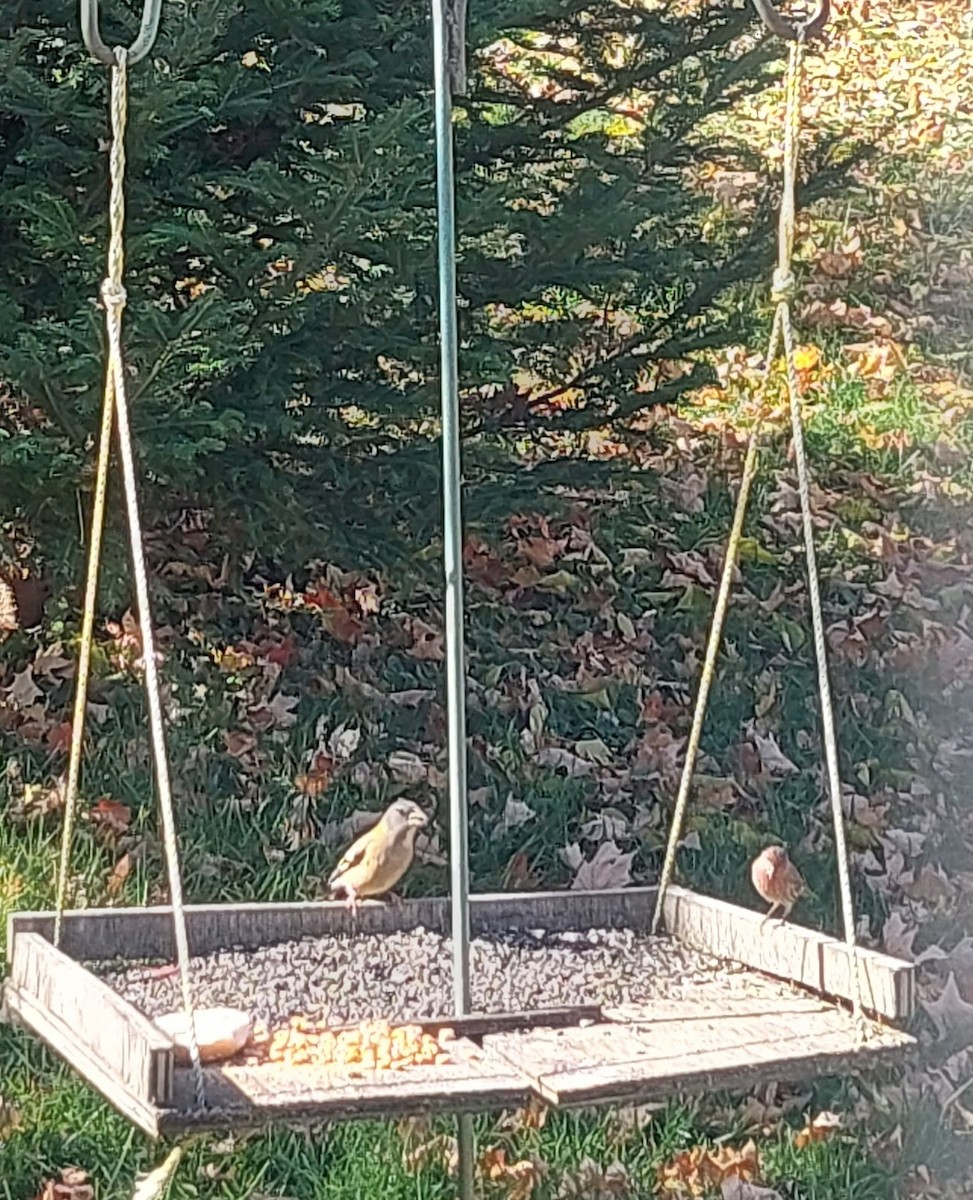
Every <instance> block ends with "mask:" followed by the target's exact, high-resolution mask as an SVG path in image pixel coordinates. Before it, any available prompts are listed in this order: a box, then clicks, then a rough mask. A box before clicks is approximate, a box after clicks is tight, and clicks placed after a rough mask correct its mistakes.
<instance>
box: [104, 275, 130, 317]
mask: <svg viewBox="0 0 973 1200" xmlns="http://www.w3.org/2000/svg"><path fill="white" fill-rule="evenodd" d="M101 298H102V300H104V302H105V308H107V309H108V310H109V311H110V312H112V313H120V312H121V311H122V309H123V308H124V307H125V305H126V304H127V303H128V292H126V290H125V285H124V284H122V283H117V282H116V281H115V280H114V279H106V280H104V282H103V283H102V285H101Z"/></svg>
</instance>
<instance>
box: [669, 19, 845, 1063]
mask: <svg viewBox="0 0 973 1200" xmlns="http://www.w3.org/2000/svg"><path fill="white" fill-rule="evenodd" d="M803 54H804V46H803V39H801V38H799V39H798V40H797V41H796V42H793V43H792V44H791V49H790V58H789V61H788V67H787V77H786V116H785V122H784V182H783V195H782V197H781V206H780V220H779V229H778V248H777V267H776V269H775V271H774V278H773V284H772V291H771V294H772V297H773V299H774V301H775V302H776V309H775V312H774V324H773V329H772V330H771V335H770V344H769V346H768V349H767V359H766V363H765V368H764V377H763V380H762V381H761V387H760V392H759V412H758V418H757V424H756V426H755V428H754V430H753V432H752V434H751V437H750V443H749V446H748V448H747V457H746V460H745V462H744V467H743V478H742V480H741V484H740V494H739V496H738V498H737V505H736V511H735V513H734V517H733V526H732V529H731V532H730V538H729V542H728V545H727V551H726V557H725V560H724V563H723V574H722V576H721V579H720V586H719V591H718V593H717V598H716V604H715V607H714V612H713V620H712V624H711V627H710V633H709V639H708V642H707V646H706V653H705V657H704V660H703V669H702V672H701V675H700V686H699V693H698V695H697V699H696V707H695V710H694V712H693V723H692V728H691V730H690V735H689V740H688V743H687V747H686V759H685V762H684V764H683V771H682V776H681V778H680V781H679V792H678V794H677V797H676V805H675V809H674V811H673V817H672V823H671V826H670V830H669V840H668V843H667V846H666V855H665V859H664V861H663V865H662V872H661V874H660V877H659V890H658V895H657V897H656V906H655V912H654V913H653V917H652V931H653V932H655V931H656V930H657V929H658V927H659V924H660V921H661V919H662V915H663V910H664V904H665V896H666V891H667V889H668V888H669V885H670V883H671V881H672V876H673V873H674V870H675V862H676V852H677V849H678V845H679V840H680V838H681V836H682V828H683V824H684V821H685V815H686V810H687V807H688V803H689V793H690V788H691V785H692V777H693V771H694V769H695V764H696V757H697V755H698V752H699V743H700V738H701V735H702V728H703V722H704V720H705V716H706V708H707V705H708V702H709V694H710V690H711V688H712V683H713V678H714V676H715V669H716V658H717V655H718V653H719V648H720V643H721V641H722V634H723V626H724V623H725V619H726V611H727V608H728V605H729V598H730V585H731V581H732V577H733V569H734V566H735V564H736V559H737V552H738V548H739V542H740V537H741V534H742V531H743V524H744V519H745V516H746V508H747V503H748V500H749V496H750V488H751V484H752V482H753V476H754V474H755V472H756V446H757V439H758V437H759V435H760V431H761V426H762V423H763V420H764V417H765V413H766V409H765V400H764V396H765V391H766V388H767V385H768V380H769V377H770V372H771V369H772V367H773V362H774V358H775V356H776V354H777V349H778V345H779V343H780V342H781V340H782V341H783V347H784V358H785V362H786V369H787V392H788V401H789V408H790V417H791V436H792V440H793V446H794V459H795V463H796V466H797V481H798V493H799V496H800V502H801V520H802V525H803V531H804V548H805V555H806V559H807V576H808V594H809V597H810V604H811V623H812V627H813V631H814V649H815V657H816V660H817V669H818V691H819V693H820V699H821V726H822V740H823V743H824V756H825V763H826V768H827V777H828V791H829V796H830V800H831V813H832V819H833V823H834V834H835V857H836V859H837V865H838V883H839V890H840V894H841V910H842V918H843V923H844V932H845V942H846V944H847V946H848V953H849V958H850V960H851V961H850V966H851V985H852V1003H853V1005H854V1012H855V1018H856V1023H857V1026H858V1033H859V1037H860V1038H861V1039H864V1038H865V1037H866V1036H867V1028H868V1027H867V1023H866V1021H865V1019H864V1015H863V1007H864V1006H863V993H862V971H861V961H860V955H859V950H858V944H857V929H856V924H855V904H854V894H853V890H852V883H851V868H850V865H849V859H848V846H847V840H846V838H845V825H844V812H843V809H842V806H841V775H840V770H839V763H838V742H837V735H836V732H835V727H836V722H835V715H834V703H833V701H832V697H831V685H830V682H829V679H828V648H827V639H826V636H825V629H824V616H823V613H822V607H821V583H820V577H819V573H818V563H817V554H816V552H815V549H814V518H813V512H812V506H811V481H810V471H809V469H808V463H807V455H806V453H805V448H804V428H803V423H802V419H801V392H800V383H799V380H798V374H797V367H796V365H795V362H794V332H793V327H792V324H791V313H790V300H791V297H792V296H793V294H794V290H795V286H796V284H795V279H794V274H793V270H792V266H791V261H792V256H793V249H794V231H795V214H796V199H795V197H796V190H797V169H798V162H799V154H800V129H801V79H802V62H803Z"/></svg>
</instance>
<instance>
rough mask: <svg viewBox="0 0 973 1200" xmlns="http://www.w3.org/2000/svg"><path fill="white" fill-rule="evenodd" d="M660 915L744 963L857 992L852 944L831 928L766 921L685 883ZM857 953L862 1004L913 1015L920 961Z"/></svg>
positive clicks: (896, 1015) (687, 937) (673, 927)
mask: <svg viewBox="0 0 973 1200" xmlns="http://www.w3.org/2000/svg"><path fill="white" fill-rule="evenodd" d="M663 915H664V921H665V928H666V929H667V930H668V932H669V933H670V934H671V935H672V936H673V937H674V938H676V939H677V940H678V941H681V942H684V943H686V945H689V946H693V947H695V948H696V949H697V950H703V951H705V952H707V953H709V954H715V955H717V956H719V957H721V958H731V959H734V960H735V961H736V962H740V963H745V964H746V965H747V966H748V967H752V968H754V969H755V970H758V971H763V972H765V973H766V974H768V975H774V976H776V977H777V978H779V979H787V980H790V981H792V982H793V983H797V984H798V985H800V986H802V987H805V988H809V989H811V990H812V991H814V992H816V993H817V994H819V995H822V996H830V997H835V998H838V999H842V1000H852V999H853V998H854V985H853V976H852V960H851V954H850V951H849V949H848V946H847V945H846V944H845V943H844V942H839V941H837V940H836V939H835V938H831V937H828V936H827V935H826V934H823V933H817V932H816V931H815V930H813V929H805V928H804V927H803V926H801V925H794V924H792V923H791V922H790V921H785V922H784V923H783V924H781V923H779V922H776V921H768V922H767V923H766V924H763V914H762V913H759V912H753V911H752V910H750V909H748V908H741V907H739V905H736V904H728V903H727V902H726V901H725V900H717V899H715V898H714V897H712V896H702V895H700V894H699V893H698V892H692V891H689V889H688V888H680V887H673V888H669V889H668V890H667V891H666V896H665V901H664V904H663ZM858 955H859V965H860V970H861V981H862V992H863V1001H864V1006H865V1008H866V1009H867V1010H868V1011H869V1012H871V1013H874V1014H877V1015H878V1016H881V1017H885V1018H887V1019H888V1020H890V1021H906V1020H908V1019H909V1018H910V1017H911V1016H913V1014H914V1013H915V1008H916V994H915V967H914V966H913V965H912V964H911V963H907V962H902V961H901V960H900V959H897V958H891V957H890V956H889V955H887V954H879V953H877V952H876V951H874V950H868V949H864V948H861V949H859V951H858Z"/></svg>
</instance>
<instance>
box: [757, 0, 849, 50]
mask: <svg viewBox="0 0 973 1200" xmlns="http://www.w3.org/2000/svg"><path fill="white" fill-rule="evenodd" d="M753 6H754V8H755V9H756V10H757V13H758V15H759V16H760V19H761V21H763V23H764V24H765V25H766V26H767V28H768V29H769V30H770V32H771V33H773V34H776V36H777V37H779V38H784V39H785V40H786V41H788V42H802V41H805V42H806V41H810V40H811V38H816V37H820V36H821V35H822V33H823V32H824V27H825V25H827V23H828V21H829V19H830V17H831V0H818V7H817V12H815V13H814V15H813V16H810V17H808V19H807V20H806V21H804V22H802V23H800V24H796V23H795V22H793V21H789V20H788V19H787V18H786V17H782V16H781V15H780V13H779V12H778V11H777V9H776V8H775V7H774V5H773V0H753Z"/></svg>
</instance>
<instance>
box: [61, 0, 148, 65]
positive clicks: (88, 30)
mask: <svg viewBox="0 0 973 1200" xmlns="http://www.w3.org/2000/svg"><path fill="white" fill-rule="evenodd" d="M161 14H162V0H143V3H142V24H141V25H140V26H139V33H138V37H137V38H136V39H135V41H134V42H132V44H131V46H130V47H129V48H128V64H129V66H131V65H132V64H133V63H137V62H139V61H140V60H141V59H143V58H145V56H146V54H148V52H149V51H150V50H151V49H152V47H153V46H154V45H155V38H156V34H157V33H158V32H159V17H160V16H161ZM81 36H82V37H83V38H84V44H85V45H86V46H87V47H88V53H89V54H90V55H91V57H92V58H94V59H96V60H97V61H98V62H100V63H104V64H105V66H107V67H113V66H114V65H115V51H114V50H112V49H109V47H108V46H106V45H105V43H104V42H103V41H102V40H101V30H100V29H99V28H98V0H81Z"/></svg>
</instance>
